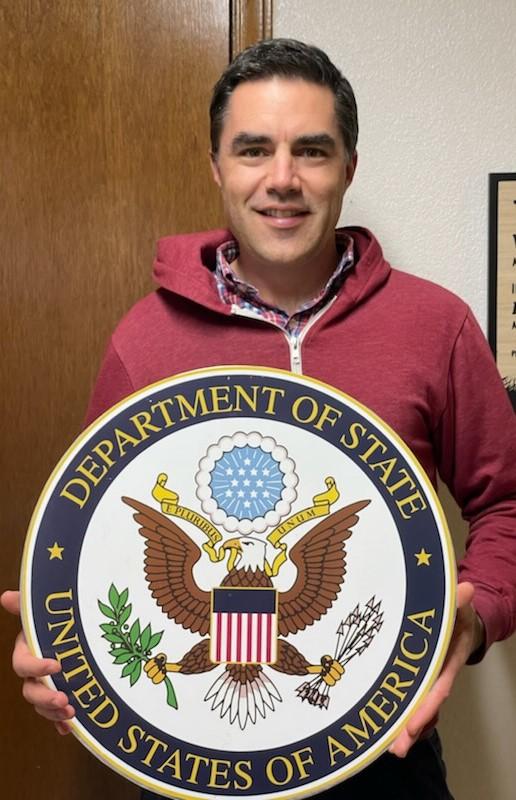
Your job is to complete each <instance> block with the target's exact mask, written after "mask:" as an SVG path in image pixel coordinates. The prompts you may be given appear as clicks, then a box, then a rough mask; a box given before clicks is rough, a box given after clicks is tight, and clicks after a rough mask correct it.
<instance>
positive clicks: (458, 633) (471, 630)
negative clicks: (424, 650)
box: [389, 583, 484, 758]
mask: <svg viewBox="0 0 516 800" xmlns="http://www.w3.org/2000/svg"><path fill="white" fill-rule="evenodd" d="M473 593H474V588H473V585H472V584H471V583H459V585H458V588H457V617H456V619H455V627H454V629H453V634H452V638H451V641H450V646H449V648H448V653H447V654H446V658H445V661H444V664H443V667H442V670H441V674H440V675H439V677H438V678H437V680H436V682H435V683H434V685H433V686H432V688H431V689H430V691H429V693H428V694H427V696H426V697H425V699H424V700H423V702H422V704H421V706H420V707H419V708H418V710H417V711H416V713H415V714H414V716H413V717H411V719H410V720H409V722H408V723H407V726H406V727H405V728H404V729H403V730H402V732H401V733H400V734H399V736H398V737H397V738H396V739H395V740H394V742H393V743H392V744H391V746H390V747H389V752H390V753H393V754H394V755H395V756H399V757H400V758H404V757H405V756H406V755H407V753H408V751H409V750H410V748H411V747H412V745H413V744H414V742H416V741H417V740H418V739H419V737H420V735H421V734H422V733H423V732H424V731H425V729H427V728H429V727H431V726H433V725H434V724H435V723H436V722H437V717H438V714H439V709H440V708H441V706H442V704H443V703H444V701H445V700H446V698H447V697H449V695H450V692H451V690H452V687H453V684H454V682H455V678H456V677H457V675H458V674H459V672H460V670H461V669H462V667H463V666H464V664H465V663H466V661H467V660H468V659H469V657H470V656H471V654H472V653H474V652H475V650H477V649H478V648H479V647H480V646H481V645H482V643H483V640H484V628H483V625H482V622H481V621H480V619H479V617H478V616H477V614H476V612H475V609H474V608H473V606H472V605H471V601H472V599H473Z"/></svg>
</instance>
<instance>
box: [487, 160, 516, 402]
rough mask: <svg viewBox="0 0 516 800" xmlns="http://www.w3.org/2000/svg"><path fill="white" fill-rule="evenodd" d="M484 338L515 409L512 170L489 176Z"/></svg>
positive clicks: (515, 180)
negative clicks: (486, 333)
mask: <svg viewBox="0 0 516 800" xmlns="http://www.w3.org/2000/svg"><path fill="white" fill-rule="evenodd" d="M488 338H489V344H490V345H491V349H492V351H493V353H494V356H495V359H496V364H497V366H498V369H499V371H500V375H501V376H502V380H503V382H504V386H505V388H506V389H507V392H508V393H509V397H510V399H511V402H512V405H513V408H514V409H515V410H516V172H494V173H491V174H490V175H489V286H488Z"/></svg>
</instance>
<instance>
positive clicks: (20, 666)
mask: <svg viewBox="0 0 516 800" xmlns="http://www.w3.org/2000/svg"><path fill="white" fill-rule="evenodd" d="M13 669H14V671H15V672H16V674H17V675H18V677H19V678H43V677H44V676H45V675H55V673H56V672H60V670H61V665H60V664H59V661H55V660H54V659H53V658H38V657H36V656H33V655H32V653H31V652H30V650H29V647H28V645H27V641H26V639H25V636H24V634H23V633H21V632H20V633H19V634H18V636H17V637H16V644H15V645H14V652H13Z"/></svg>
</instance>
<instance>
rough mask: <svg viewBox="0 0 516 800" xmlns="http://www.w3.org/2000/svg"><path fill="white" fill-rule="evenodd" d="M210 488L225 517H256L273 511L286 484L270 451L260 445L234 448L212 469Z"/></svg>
mask: <svg viewBox="0 0 516 800" xmlns="http://www.w3.org/2000/svg"><path fill="white" fill-rule="evenodd" d="M210 475H211V480H210V488H211V492H212V497H213V499H214V500H215V501H216V503H217V505H218V507H219V508H221V509H223V510H224V511H225V512H226V514H228V516H232V517H236V518H237V519H238V520H242V519H256V517H262V516H264V515H265V514H266V513H267V512H268V511H273V510H274V508H275V506H276V503H277V502H278V500H281V492H282V490H283V488H284V486H285V484H284V476H283V473H282V472H281V470H280V468H279V464H278V462H277V461H275V460H274V459H273V458H272V456H271V454H270V453H267V452H266V451H265V450H263V449H262V448H261V447H250V446H249V445H245V446H243V447H234V448H233V449H232V450H230V451H229V452H228V453H224V454H223V455H222V456H221V458H219V459H218V461H216V462H215V466H214V468H213V469H212V471H211V473H210Z"/></svg>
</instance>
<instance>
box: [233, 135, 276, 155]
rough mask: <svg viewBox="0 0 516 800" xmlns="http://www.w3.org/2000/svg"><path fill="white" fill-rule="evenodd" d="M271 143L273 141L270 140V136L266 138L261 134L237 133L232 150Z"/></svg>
mask: <svg viewBox="0 0 516 800" xmlns="http://www.w3.org/2000/svg"><path fill="white" fill-rule="evenodd" d="M271 143H272V139H271V138H270V136H264V135H262V134H259V133H247V132H246V131H241V132H240V133H237V134H236V136H234V137H233V141H232V142H231V149H232V150H233V151H235V150H238V149H239V148H240V147H250V146H258V145H264V144H271Z"/></svg>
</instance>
